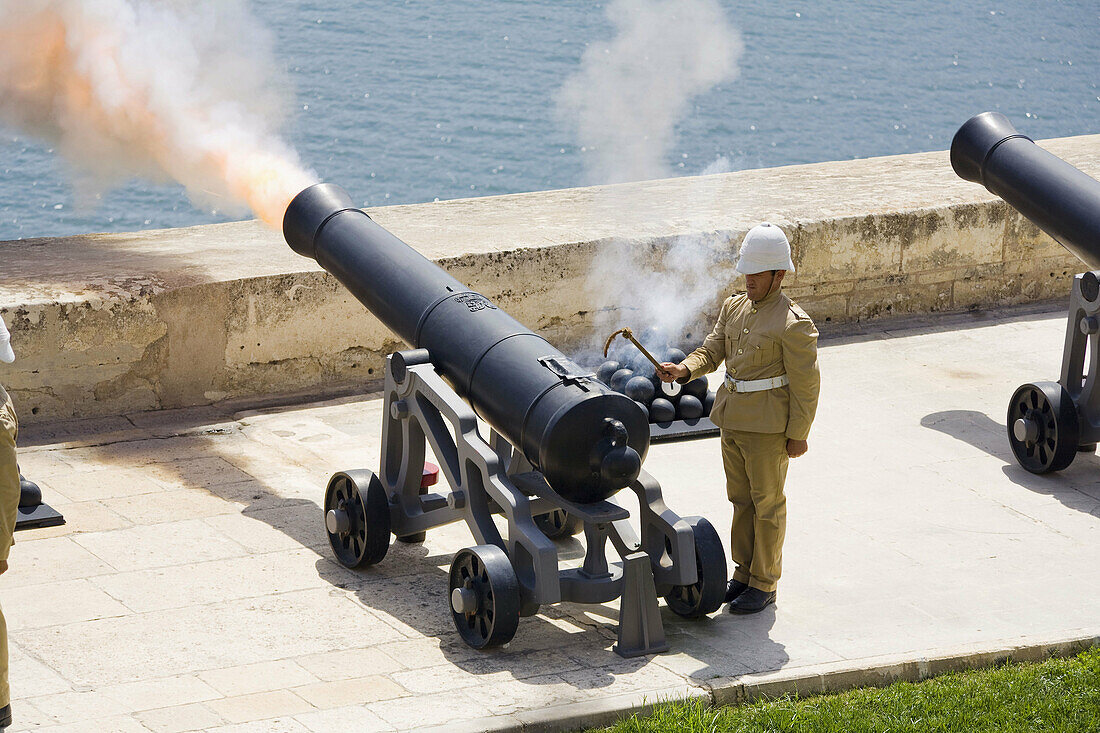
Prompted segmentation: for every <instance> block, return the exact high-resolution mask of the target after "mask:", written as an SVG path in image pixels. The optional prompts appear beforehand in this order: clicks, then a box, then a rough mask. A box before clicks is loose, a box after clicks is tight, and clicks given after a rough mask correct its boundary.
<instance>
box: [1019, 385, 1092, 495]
mask: <svg viewBox="0 0 1100 733" xmlns="http://www.w3.org/2000/svg"><path fill="white" fill-rule="evenodd" d="M1007 422H1008V442H1009V445H1011V446H1012V453H1013V454H1014V455H1015V456H1016V460H1017V461H1019V463H1020V465H1021V466H1023V467H1024V468H1026V469H1027V470H1028V471H1031V472H1032V473H1049V472H1051V471H1061V470H1062V469H1063V468H1066V467H1067V466H1069V464H1070V463H1071V462H1072V461H1073V457H1074V456H1075V455H1076V454H1077V440H1078V437H1079V435H1080V432H1079V426H1078V423H1077V407H1076V406H1075V405H1074V404H1073V398H1072V397H1070V396H1069V393H1068V392H1066V390H1065V388H1064V387H1062V385H1060V384H1058V383H1057V382H1035V383H1034V384H1025V385H1023V386H1021V387H1020V388H1019V389H1017V390H1016V393H1015V394H1013V395H1012V401H1011V402H1009V404H1008V421H1007Z"/></svg>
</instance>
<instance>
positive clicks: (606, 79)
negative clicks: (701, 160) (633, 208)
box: [557, 0, 743, 184]
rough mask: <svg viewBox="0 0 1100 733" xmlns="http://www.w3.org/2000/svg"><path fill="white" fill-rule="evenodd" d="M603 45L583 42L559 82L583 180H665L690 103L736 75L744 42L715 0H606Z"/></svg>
mask: <svg viewBox="0 0 1100 733" xmlns="http://www.w3.org/2000/svg"><path fill="white" fill-rule="evenodd" d="M607 17H608V19H609V20H610V21H611V23H612V25H613V26H614V28H615V37H614V38H613V39H612V40H611V41H610V42H596V43H592V44H591V45H589V47H588V49H587V50H585V52H584V55H583V56H582V58H581V67H580V69H579V70H578V71H577V73H576V74H574V75H573V76H571V77H569V79H567V80H566V82H565V84H564V85H562V87H561V89H560V90H559V92H558V96H557V105H558V112H559V114H560V116H561V117H562V119H563V120H564V121H565V122H566V124H568V125H570V126H571V127H573V128H575V130H576V134H577V141H578V143H579V144H580V145H581V146H582V148H583V149H584V152H585V167H586V169H587V173H588V178H589V182H590V183H594V184H598V183H619V182H623V181H640V180H645V179H651V178H664V177H667V176H669V175H671V172H670V169H669V167H668V163H667V156H668V152H669V148H670V147H671V145H672V142H673V139H674V135H675V128H676V123H677V122H679V121H680V120H681V119H682V118H683V117H684V115H685V114H686V112H687V111H688V107H689V102H690V101H691V100H692V98H693V97H696V96H698V95H700V94H702V93H704V92H706V91H708V90H709V89H711V88H712V87H714V86H715V85H716V84H719V83H721V82H723V81H729V80H732V79H734V78H736V76H737V73H738V68H737V61H738V59H739V58H740V57H741V52H742V50H743V44H742V42H741V35H740V34H739V33H738V32H737V30H736V29H735V28H734V27H733V26H731V25H730V23H729V21H728V20H727V19H726V16H725V14H724V13H723V12H722V8H721V6H719V4H718V2H717V0H611V2H610V3H608V5H607Z"/></svg>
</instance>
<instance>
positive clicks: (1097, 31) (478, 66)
mask: <svg viewBox="0 0 1100 733" xmlns="http://www.w3.org/2000/svg"><path fill="white" fill-rule="evenodd" d="M722 4H723V6H724V8H725V9H726V12H727V14H728V16H729V18H730V20H731V22H732V24H733V25H734V26H736V27H737V28H738V29H739V30H740V32H741V34H742V37H743V40H744V43H745V51H744V53H743V55H742V57H741V60H740V75H739V76H738V77H737V78H736V79H735V80H733V81H731V82H728V83H724V84H722V85H720V86H718V87H716V88H714V89H712V90H711V91H710V92H709V93H707V94H705V95H703V96H700V97H697V98H696V99H695V100H694V103H693V107H692V109H691V110H690V112H689V114H688V115H687V116H686V117H685V118H684V119H683V120H682V121H681V123H680V124H679V126H678V127H677V136H676V142H675V144H674V146H673V148H672V149H671V150H669V151H668V157H669V164H670V166H672V167H673V168H674V170H676V171H678V172H682V173H684V174H689V173H693V172H699V171H701V170H702V169H703V168H704V167H705V166H706V165H707V164H708V163H710V162H711V161H713V160H714V159H715V158H716V157H718V156H725V157H726V158H728V160H729V162H730V164H731V166H732V167H733V168H734V169H741V168H760V167H769V166H778V165H786V164H792V163H808V162H817V161H824V160H840V159H847V158H863V157H870V156H876V155H887V154H896V153H909V152H918V151H926V150H942V149H946V148H947V146H948V145H949V144H950V141H951V136H952V135H953V134H954V132H955V130H956V129H957V128H958V127H959V125H960V124H961V123H962V122H964V121H965V120H966V119H968V118H969V117H970V116H971V115H972V114H975V113H977V112H981V111H984V110H987V109H995V110H1000V111H1002V112H1004V113H1005V114H1007V115H1008V116H1009V117H1010V118H1011V119H1012V120H1013V121H1014V122H1015V123H1016V125H1017V127H1019V128H1020V130H1021V131H1022V132H1024V133H1025V134H1027V135H1029V136H1031V137H1033V138H1036V139H1038V138H1044V137H1057V136H1063V135H1078V134H1085V133H1095V132H1100V90H1098V87H1097V85H1098V82H1100V5H1097V4H1096V3H1095V2H1093V1H1089V0H1044V1H1042V2H1036V1H1035V0H990V1H989V2H981V1H980V0H979V1H977V2H975V1H968V2H959V1H958V0H952V1H948V0H926V1H921V2H917V1H915V0H901V1H895V2H889V3H887V2H867V1H865V0H833V1H832V2H801V1H798V2H782V1H780V2H776V1H775V0H745V1H744V2H732V1H731V0H722ZM253 7H254V10H255V12H256V14H257V15H258V16H259V17H260V18H262V19H263V21H264V22H265V23H266V24H267V25H268V26H269V27H271V28H272V29H273V30H274V32H275V33H276V34H277V36H278V38H279V43H280V46H279V54H280V60H281V62H282V63H284V64H285V65H286V69H287V71H288V72H289V75H290V77H291V79H292V81H293V83H294V85H295V88H296V103H295V110H296V111H295V113H294V114H293V115H292V117H291V123H290V126H289V129H287V130H286V134H287V137H288V138H289V139H290V140H291V142H292V143H293V144H294V146H295V147H297V149H298V150H299V152H300V155H301V157H302V160H303V161H304V162H305V163H306V164H307V165H308V166H310V167H312V168H314V169H315V170H316V171H317V172H318V173H319V174H320V175H321V176H322V178H323V179H325V180H329V181H334V182H338V183H340V184H341V185H343V186H344V187H345V188H347V189H348V190H349V191H350V192H352V194H353V196H356V197H358V198H359V199H360V200H361V202H362V203H363V204H364V205H371V206H375V205H384V204H396V203H409V202H421V201H431V200H433V199H437V198H438V199H450V198H460V197H470V196H488V195H493V194H500V193H510V192H516V191H533V190H540V189H550V188H562V187H569V186H576V185H581V184H582V183H583V182H584V181H585V177H584V168H583V160H582V157H583V156H582V153H581V152H580V150H579V148H578V146H577V144H576V143H575V141H574V140H573V139H572V135H571V132H570V131H569V130H568V129H567V128H566V127H565V126H564V125H563V124H562V122H561V121H560V120H559V119H558V118H557V116H556V115H555V112H554V93H555V91H556V90H557V89H558V88H559V87H560V86H561V84H562V83H563V82H564V80H565V79H566V78H567V77H568V76H569V75H570V74H572V73H574V72H575V71H576V70H577V68H578V66H579V63H580V58H581V54H582V53H583V52H584V49H585V47H586V44H588V43H591V42H594V41H599V40H608V39H610V37H611V34H612V32H613V29H612V28H611V26H610V24H609V22H608V20H607V18H606V17H605V15H604V7H603V4H602V3H599V2H592V1H591V0H404V1H401V0H360V1H359V2H348V1H346V0H345V1H341V0H328V1H327V2H314V1H293V0H253ZM242 42H246V41H245V40H244V39H242ZM681 164H682V165H681ZM224 220H225V219H224V217H223V216H220V215H217V214H213V213H211V212H209V211H202V210H197V209H195V208H194V207H193V206H192V205H191V203H190V202H189V200H188V198H187V196H186V195H185V193H184V192H183V190H182V189H181V188H180V187H178V186H174V185H156V184H150V183H148V182H144V181H134V182H131V183H128V184H126V185H124V186H122V187H121V188H118V189H116V190H114V191H112V192H111V193H109V194H106V195H104V197H103V199H102V201H101V202H99V204H98V205H97V206H96V207H95V208H92V209H87V208H79V207H77V206H76V204H75V202H74V199H73V193H72V190H71V188H70V185H69V181H68V177H67V171H66V169H65V164H64V162H63V161H61V160H59V159H58V157H57V156H56V155H55V154H54V152H53V151H52V150H50V149H49V148H48V146H46V145H43V144H42V143H40V142H39V141H37V140H35V139H34V138H33V137H31V136H29V135H27V134H25V133H24V132H21V131H18V130H13V129H9V128H3V127H0V240H8V239H18V238H24V237H39V236H58V235H65V234H74V233H83V232H98V231H130V230H138V229H149V228H159V227H176V226H187V225H192V224H201V223H209V222H215V221H224Z"/></svg>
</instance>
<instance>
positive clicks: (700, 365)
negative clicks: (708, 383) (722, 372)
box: [677, 299, 730, 384]
mask: <svg viewBox="0 0 1100 733" xmlns="http://www.w3.org/2000/svg"><path fill="white" fill-rule="evenodd" d="M729 304H730V301H729V300H728V299H727V300H726V302H725V303H723V304H722V310H720V311H718V321H717V322H716V323H715V324H714V328H713V329H712V330H711V332H710V335H708V336H707V337H706V338H705V339H704V340H703V345H702V346H700V347H699V348H698V349H696V350H695V351H693V352H691V353H690V354H688V355H687V358H686V359H684V361H683V362H682V363H683V365H684V366H686V367H687V368H688V371H690V372H691V374H689V375H688V376H687V378H686V379H679V380H677V381H678V382H680V383H681V384H687V383H688V382H690V381H691V380H693V379H698V378H699V377H701V376H703V375H704V374H710V373H711V372H713V371H714V370H715V369H717V368H718V367H720V366H721V365H722V364H723V362H725V360H726V319H727V318H729Z"/></svg>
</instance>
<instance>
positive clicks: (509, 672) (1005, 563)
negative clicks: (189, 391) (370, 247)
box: [0, 307, 1100, 732]
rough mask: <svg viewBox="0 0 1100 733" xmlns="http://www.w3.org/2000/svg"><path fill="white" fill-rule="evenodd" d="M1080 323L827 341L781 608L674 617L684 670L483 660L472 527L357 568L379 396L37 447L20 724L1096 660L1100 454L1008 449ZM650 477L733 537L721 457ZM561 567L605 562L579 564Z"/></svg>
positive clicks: (567, 546)
mask: <svg viewBox="0 0 1100 733" xmlns="http://www.w3.org/2000/svg"><path fill="white" fill-rule="evenodd" d="M1064 328H1065V327H1064V315H1063V313H1062V312H1061V311H1060V310H1058V309H1051V308H1050V307H1045V308H1040V309H1035V308H1032V309H1028V310H1022V311H1021V310H1004V311H996V312H987V313H977V314H973V315H969V316H952V317H948V318H944V319H941V320H939V321H926V322H920V323H918V322H913V321H908V322H898V323H894V324H888V326H887V327H883V326H881V325H880V326H878V327H877V328H875V329H868V330H867V331H865V332H860V333H854V332H852V330H851V329H850V328H849V331H848V332H847V333H834V334H832V335H831V336H830V337H828V338H825V339H823V341H822V345H821V368H822V384H823V387H822V397H821V407H820V413H819V416H818V419H817V422H816V424H815V426H814V430H813V433H812V435H811V437H810V452H809V453H808V454H807V455H806V456H805V457H803V458H800V459H798V460H796V461H793V462H792V463H791V467H790V474H789V479H788V508H789V525H788V533H787V544H786V547H785V553H784V575H783V579H782V581H781V583H780V588H779V602H778V604H777V605H776V606H775V607H774V608H770V609H768V610H767V611H765V612H764V613H761V614H759V615H756V616H751V617H735V616H731V615H729V614H726V613H715V614H713V615H712V616H711V617H710V618H706V619H703V620H700V621H688V620H685V619H681V618H679V617H678V616H676V615H675V614H673V613H671V612H670V611H668V609H667V608H664V607H663V606H662V609H661V617H662V620H663V622H664V625H665V630H666V634H667V637H668V641H669V646H670V650H669V652H668V653H666V654H660V655H652V656H646V657H641V658H636V659H621V658H619V657H618V656H616V655H615V654H614V652H612V650H611V647H612V645H613V644H614V642H615V624H616V619H617V613H618V610H617V604H615V603H610V604H603V605H597V606H582V605H576V604H559V605H556V606H550V607H544V608H543V609H541V610H540V613H539V614H538V615H536V616H534V617H531V618H525V619H522V620H521V623H520V626H519V631H518V632H517V634H516V637H515V639H514V640H513V641H512V642H511V643H510V644H508V645H507V646H506V647H504V648H503V649H500V650H496V651H492V652H487V653H483V652H477V651H475V650H472V649H470V648H468V647H466V646H465V645H464V644H463V643H462V642H461V641H460V640H459V638H458V636H457V634H456V633H455V631H454V629H453V627H452V624H451V620H450V613H449V609H448V604H447V569H448V567H449V563H450V560H451V557H452V555H453V554H454V553H455V552H456V551H457V550H460V549H462V548H464V547H467V546H469V545H471V544H472V543H473V539H472V537H471V535H470V533H469V531H468V530H467V529H466V528H465V526H463V525H451V526H447V527H442V528H439V529H436V530H433V531H430V532H429V533H428V537H427V540H426V541H425V542H424V543H423V544H403V543H395V544H394V545H393V546H392V547H391V549H390V552H389V554H388V556H387V557H386V559H385V561H384V562H382V563H381V564H380V565H378V566H376V567H374V568H370V569H366V570H362V571H355V572H353V571H350V570H347V569H345V568H343V567H341V566H340V565H338V564H337V563H336V562H335V561H334V560H333V559H332V556H331V552H330V551H329V548H328V546H327V540H326V536H325V533H324V529H323V525H322V520H321V510H320V508H319V507H320V505H321V503H322V502H323V491H324V486H325V483H326V481H327V479H328V476H329V475H330V474H331V473H332V472H334V471H336V470H343V469H349V468H359V467H374V466H376V465H377V461H378V455H379V451H380V447H379V444H380V432H381V410H382V401H381V399H380V396H379V395H377V394H364V395H359V396H350V397H343V398H340V399H335V400H328V401H324V402H316V403H309V404H298V405H294V406H286V407H276V408H267V409H262V410H251V411H247V412H239V413H236V414H224V413H219V412H218V411H217V409H216V408H210V409H205V410H204V409H190V410H180V411H175V412H172V411H166V412H161V413H141V414H135V415H129V416H123V417H114V418H105V419H102V420H92V421H83V422H71V423H53V424H39V425H35V426H31V427H30V428H29V429H28V430H27V431H26V432H25V434H24V435H23V436H22V442H21V450H20V464H21V466H22V468H23V471H24V473H25V474H26V475H27V476H29V477H31V478H33V479H35V480H37V481H38V482H39V483H40V484H41V485H42V488H43V492H44V495H45V498H46V501H47V502H48V503H50V504H51V505H52V506H54V507H55V508H57V509H58V510H60V511H62V512H63V513H64V514H65V515H66V518H67V519H68V524H66V525H65V526H64V527H54V528H48V529H42V530H32V531H27V532H20V533H19V534H18V535H17V544H16V546H15V547H14V549H13V552H12V556H11V570H10V571H9V572H8V573H7V574H5V575H4V576H3V578H0V588H2V589H3V602H4V608H5V613H6V614H7V618H8V621H9V626H10V630H11V647H12V659H11V684H12V693H13V709H14V714H15V725H14V726H13V728H12V730H13V731H14V730H28V729H31V728H34V729H36V730H38V729H43V730H97V731H105V730H119V731H130V730H134V731H157V732H168V731H184V730H216V731H253V730H254V731H265V732H267V731H327V730H334V729H337V727H340V728H346V729H354V730H363V731H368V730H378V731H404V730H421V729H428V728H431V727H432V726H436V727H437V728H438V729H439V730H449V731H462V730H560V729H569V728H573V727H578V726H582V725H588V724H600V723H606V722H609V721H610V720H613V719H614V718H615V717H617V716H621V715H623V714H626V713H628V712H629V711H631V710H634V709H638V708H641V707H645V706H649V705H652V704H653V703H654V702H656V701H658V700H661V699H669V698H688V697H702V698H704V699H708V700H713V701H717V702H740V701H743V700H747V699H752V698H755V697H759V696H764V695H775V694H783V693H785V692H791V691H799V692H803V693H808V692H815V691H825V690H835V689H842V688H844V687H847V686H852V685H868V684H886V683H888V682H891V681H893V680H897V679H919V678H922V677H926V676H928V675H930V674H936V673H940V672H944V671H949V670H953V669H959V668H965V667H967V666H971V665H987V664H992V663H995V662H999V661H1004V660H1007V659H1036V658H1041V657H1043V656H1045V655H1048V654H1066V653H1071V652H1073V651H1075V650H1077V649H1080V648H1084V647H1085V646H1088V645H1092V644H1095V643H1097V641H1098V640H1100V563H1097V558H1098V557H1100V555H1098V551H1097V547H1100V458H1097V456H1096V455H1094V454H1080V455H1079V456H1078V457H1077V459H1076V460H1075V461H1074V463H1073V465H1071V466H1070V467H1069V468H1068V469H1067V470H1065V471H1063V472H1061V473H1059V474H1056V475H1049V476H1035V475H1032V474H1030V473H1027V472H1026V471H1024V470H1023V469H1021V468H1020V467H1019V466H1017V465H1016V463H1015V462H1014V461H1013V460H1012V458H1011V455H1010V451H1009V447H1008V444H1007V441H1006V438H1005V428H1004V413H1005V409H1006V403H1007V400H1008V397H1009V396H1010V395H1011V393H1012V392H1013V390H1014V389H1015V388H1016V387H1017V386H1018V385H1019V384H1021V383H1024V382H1029V381H1034V380H1041V379H1051V380H1052V379H1055V378H1056V377H1057V375H1058V372H1059V360H1060V358H1061V353H1062V339H1063V335H1064ZM646 468H647V470H649V471H650V472H651V473H652V474H653V475H654V476H655V477H656V478H657V479H658V480H659V481H660V482H661V485H662V486H663V488H664V491H665V497H666V500H667V503H668V505H669V506H670V507H671V508H672V509H673V510H674V511H676V512H678V513H680V514H681V515H692V514H702V515H704V516H706V517H708V518H709V519H710V520H711V521H712V522H713V523H714V524H715V526H716V527H718V528H719V530H720V533H721V534H722V535H723V537H724V538H726V536H727V533H728V527H729V522H730V518H731V509H730V506H729V505H728V503H727V502H726V500H725V492H724V489H723V485H724V482H723V477H722V470H721V463H720V460H719V446H718V441H717V439H715V438H707V439H700V440H692V441H685V442H678V443H663V444H657V445H654V446H653V447H652V448H651V450H650V454H649V456H648V458H647V460H646ZM727 542H728V538H727ZM559 554H560V556H561V557H562V558H563V562H566V563H577V562H579V561H580V559H581V557H582V555H583V544H582V541H581V540H580V539H569V540H564V541H562V542H560V543H559Z"/></svg>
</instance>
